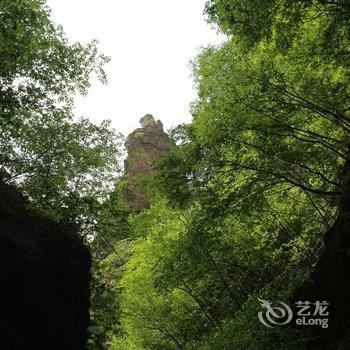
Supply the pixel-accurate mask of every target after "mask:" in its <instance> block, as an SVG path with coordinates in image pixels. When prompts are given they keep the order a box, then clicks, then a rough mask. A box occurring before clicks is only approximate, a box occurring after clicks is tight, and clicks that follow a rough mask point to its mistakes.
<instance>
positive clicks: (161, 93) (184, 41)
mask: <svg viewBox="0 0 350 350" xmlns="http://www.w3.org/2000/svg"><path fill="white" fill-rule="evenodd" d="M47 4H48V5H49V6H50V7H51V8H52V15H53V19H54V20H55V22H57V23H59V24H62V25H63V28H64V30H65V32H66V34H67V36H68V38H69V39H70V40H71V41H72V42H73V41H80V42H82V43H86V42H88V41H90V40H91V39H97V40H99V42H100V48H101V51H102V52H103V53H104V54H106V55H108V56H110V57H111V58H112V61H111V62H110V63H109V64H108V65H107V66H106V70H107V74H108V78H109V82H108V85H105V86H104V85H102V84H100V83H99V82H97V81H94V82H93V86H92V88H91V90H90V92H89V95H88V97H78V98H76V114H77V115H78V116H81V115H83V116H85V117H89V118H90V119H91V120H93V121H96V122H98V121H101V120H102V119H106V118H108V119H111V120H112V121H113V126H114V127H115V128H116V129H117V130H118V131H120V132H122V133H123V134H125V135H126V134H128V133H130V132H131V131H132V130H134V129H135V128H136V127H138V125H139V124H138V121H139V119H140V118H141V117H142V116H143V115H145V114H147V113H151V114H153V115H154V116H155V118H157V119H161V120H162V122H163V123H164V126H165V128H166V129H169V128H170V127H172V126H176V125H178V124H180V123H183V122H188V121H189V120H190V119H191V117H190V114H189V103H190V102H191V101H193V100H194V99H195V98H196V93H195V90H194V89H193V81H192V78H191V77H190V75H191V69H190V67H189V61H190V60H191V59H193V58H194V57H195V56H196V55H197V53H198V52H199V49H200V47H201V46H206V45H207V44H217V43H219V42H220V40H221V39H220V38H219V37H218V36H217V34H216V32H215V30H213V29H211V27H210V25H208V24H207V23H206V22H205V17H204V15H203V9H204V4H205V0H176V1H173V0H99V1H92V0H47Z"/></svg>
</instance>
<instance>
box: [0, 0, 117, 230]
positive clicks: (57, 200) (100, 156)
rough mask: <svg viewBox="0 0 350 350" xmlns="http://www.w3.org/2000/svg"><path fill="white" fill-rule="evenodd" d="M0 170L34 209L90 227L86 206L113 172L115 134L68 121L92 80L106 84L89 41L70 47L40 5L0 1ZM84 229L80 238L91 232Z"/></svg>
mask: <svg viewBox="0 0 350 350" xmlns="http://www.w3.org/2000/svg"><path fill="white" fill-rule="evenodd" d="M0 20H1V25H0V27H1V28H0V57H1V62H2V64H1V68H0V172H1V174H2V178H3V179H4V180H5V181H7V182H10V183H12V184H15V185H17V186H19V187H20V188H21V190H22V191H23V192H24V193H25V194H26V195H27V196H29V197H30V199H31V201H32V203H33V207H35V210H39V211H41V212H43V213H45V214H46V215H48V216H51V217H53V218H55V219H57V220H65V221H69V222H74V223H76V224H78V225H79V226H80V227H81V226H82V225H85V227H88V226H89V227H91V226H92V222H93V216H94V213H93V212H92V211H91V209H92V207H94V206H96V205H97V204H98V203H99V202H101V200H103V199H104V198H106V196H107V193H108V192H109V191H110V188H111V185H112V184H113V183H114V182H115V178H116V174H117V172H118V163H117V157H118V154H119V151H118V149H119V146H120V136H119V135H118V134H117V133H116V132H115V130H114V129H112V128H111V126H110V123H109V122H107V121H105V122H102V123H101V125H99V126H97V125H94V124H92V123H90V122H89V121H88V120H87V119H80V120H76V119H74V118H73V97H74V95H75V94H76V93H83V94H85V93H86V92H87V89H88V88H89V86H90V83H89V80H90V77H91V75H92V74H96V75H97V76H98V77H99V79H100V80H101V81H102V82H105V81H106V76H105V73H104V71H103V66H104V64H105V63H106V62H108V60H109V59H108V58H107V57H105V56H104V55H101V54H99V53H98V49H97V46H96V42H95V41H92V42H91V43H89V44H88V45H85V46H84V45H81V44H79V43H74V44H70V43H69V42H68V40H67V38H66V37H65V35H64V33H63V30H62V28H60V27H58V26H56V25H55V24H54V23H53V22H52V20H51V18H50V10H49V9H48V8H47V6H46V5H45V2H44V1H41V0H14V1H3V0H2V1H0ZM90 231H91V230H85V234H88V233H91V232H90Z"/></svg>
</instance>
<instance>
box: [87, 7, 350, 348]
mask: <svg viewBox="0 0 350 350" xmlns="http://www.w3.org/2000/svg"><path fill="white" fill-rule="evenodd" d="M348 6H349V5H348V2H346V1H337V2H330V1H323V0H322V1H321V0H319V1H318V0H314V1H311V0H310V1H291V0H265V1H260V2H257V1H242V0H211V1H208V3H207V7H206V11H207V14H208V16H209V20H211V21H212V22H213V23H215V24H216V25H218V27H219V28H221V30H223V31H224V32H225V33H226V34H227V35H228V37H227V40H226V42H225V43H223V44H222V45H221V46H219V47H209V48H207V49H204V50H203V51H202V53H201V54H200V55H199V56H198V57H197V59H196V61H195V64H194V69H195V72H194V73H195V78H196V83H197V87H198V95H199V97H198V100H197V101H196V102H195V103H194V104H193V107H192V113H193V122H192V123H191V124H189V125H186V126H180V127H179V128H177V129H176V130H175V131H174V135H173V136H174V140H175V142H177V144H178V146H177V147H176V148H175V149H174V150H173V151H172V152H171V153H170V154H169V155H166V156H163V157H162V158H161V159H159V160H158V162H157V165H156V168H157V171H158V172H157V174H156V179H155V182H154V181H153V177H152V176H147V175H145V176H140V178H137V179H136V178H135V180H137V183H138V185H139V190H140V191H141V192H142V193H144V191H146V192H147V189H148V192H147V197H148V199H149V200H150V208H149V209H148V210H145V211H143V212H141V213H135V212H133V211H130V210H129V209H127V208H126V207H125V205H124V204H123V199H122V196H121V195H120V194H119V195H117V194H116V196H115V197H113V196H112V197H111V201H110V202H106V212H107V213H108V214H107V215H106V217H107V218H108V219H106V220H105V221H103V220H102V221H101V222H105V223H106V225H105V227H106V231H105V232H106V234H107V236H108V237H109V239H112V237H113V233H115V232H118V231H117V230H116V227H119V225H121V224H122V226H123V225H124V226H123V227H126V228H127V230H126V231H124V232H126V234H127V235H128V236H129V238H130V240H128V241H127V243H122V244H121V246H120V245H119V244H118V241H119V240H120V239H121V237H120V236H118V234H116V235H115V236H114V237H116V240H117V243H114V244H113V245H116V246H117V248H116V251H113V252H111V254H110V255H109V256H108V257H106V258H105V259H104V260H103V261H102V262H101V263H99V264H98V267H97V268H96V271H97V274H96V285H97V286H98V285H101V286H102V287H101V291H100V293H97V294H96V293H95V294H94V299H93V300H94V307H93V318H94V320H95V326H98V327H100V329H101V333H100V334H99V335H95V339H94V344H95V345H96V344H99V345H101V346H104V347H108V348H112V349H118V350H120V349H125V350H144V349H162V350H163V349H169V350H172V349H188V350H209V349H213V350H216V349H227V350H231V349H249V350H250V349H251V350H259V349H262V348H268V349H276V350H277V349H278V350H279V349H284V350H291V349H306V348H307V347H308V342H309V339H307V338H306V337H305V335H304V333H303V332H302V330H300V329H297V328H296V327H294V328H293V327H276V328H273V329H267V328H266V327H264V326H263V325H262V324H260V322H259V320H258V317H257V314H258V312H259V311H261V307H260V305H259V301H258V300H259V299H265V300H270V301H275V302H277V301H285V302H287V303H288V302H292V300H293V298H294V295H295V292H296V290H298V289H299V288H301V287H302V286H303V283H305V281H307V279H308V278H309V276H310V273H312V271H313V267H314V264H315V262H317V260H318V258H319V254H320V251H321V249H322V242H323V241H322V236H323V233H324V232H325V231H326V230H328V229H329V228H330V227H331V226H332V224H333V221H334V218H335V216H336V213H337V210H338V209H339V203H340V202H341V200H342V197H343V195H344V192H345V191H348V188H349V185H350V184H349V178H348V175H347V174H346V172H345V170H346V166H347V163H349V161H350V160H349V146H350V145H349V139H350V138H349V136H350V135H349V131H350V129H349V128H350V115H349V111H350V108H349V107H350V106H349V86H350V84H349V83H350V81H349V79H350V78H349V76H350V75H349V62H350V60H349V47H350V45H349V26H348V20H349V13H350V12H349V11H347V10H348V9H349V7H348ZM126 181H128V184H129V185H130V184H132V179H126ZM158 188H159V190H160V191H162V194H160V192H159V190H158ZM116 193H118V192H116ZM112 209H113V210H112ZM124 237H125V236H124ZM122 242H125V241H122ZM119 243H120V242H119ZM124 244H125V246H124ZM113 245H112V248H113ZM122 247H124V248H125V250H123V249H124V248H123V249H122ZM120 249H122V251H120ZM120 261H122V262H120ZM103 286H104V287H103ZM110 307H112V308H113V309H116V310H117V313H118V314H117V315H116V314H113V313H112V311H111V309H110ZM92 330H96V328H94V329H92Z"/></svg>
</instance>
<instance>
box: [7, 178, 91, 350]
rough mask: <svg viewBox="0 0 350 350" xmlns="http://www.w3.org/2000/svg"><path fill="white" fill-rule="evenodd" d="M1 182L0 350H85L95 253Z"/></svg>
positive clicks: (70, 228) (70, 229)
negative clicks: (30, 208) (28, 206)
mask: <svg viewBox="0 0 350 350" xmlns="http://www.w3.org/2000/svg"><path fill="white" fill-rule="evenodd" d="M25 205H26V200H25V199H24V197H22V196H21V194H20V193H19V192H18V191H17V190H15V189H14V188H12V187H10V186H8V185H5V184H3V183H2V182H0V278H1V282H0V310H1V312H0V349H6V350H17V349H21V350H25V349H36V350H40V349H45V350H48V349H50V350H52V349H57V350H58V349H60V350H63V349H67V350H69V349H85V344H86V340H87V328H88V326H89V305H90V301H89V297H90V292H89V290H90V285H89V284H90V267H91V260H90V253H89V251H88V249H87V248H86V247H85V246H84V245H83V243H82V242H81V240H80V238H79V237H78V235H77V234H76V232H75V231H74V229H73V228H72V227H67V226H64V225H61V224H58V223H55V222H53V221H51V220H48V219H45V218H42V217H38V216H34V215H30V214H29V213H28V211H27V210H26V207H25Z"/></svg>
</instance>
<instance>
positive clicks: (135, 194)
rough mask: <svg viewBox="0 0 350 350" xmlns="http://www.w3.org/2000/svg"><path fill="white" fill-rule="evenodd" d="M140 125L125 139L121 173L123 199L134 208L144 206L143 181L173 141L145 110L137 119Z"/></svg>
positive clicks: (145, 183)
mask: <svg viewBox="0 0 350 350" xmlns="http://www.w3.org/2000/svg"><path fill="white" fill-rule="evenodd" d="M140 124H141V128H138V129H136V130H135V131H134V132H132V133H131V134H130V135H129V136H128V138H127V141H126V144H125V146H126V149H127V153H128V156H127V159H126V161H125V175H126V177H127V178H128V180H129V184H128V186H127V187H126V189H125V199H126V201H127V202H128V203H129V204H130V205H131V206H132V207H133V208H135V209H137V210H144V209H147V208H148V199H147V197H148V193H147V192H148V191H147V181H148V180H149V178H150V177H152V175H153V174H154V169H153V166H152V165H153V163H154V161H155V160H156V159H157V158H158V157H159V155H161V154H164V153H167V152H169V151H170V149H171V148H172V146H173V144H172V141H171V140H170V138H169V136H168V135H167V134H166V133H165V132H164V130H163V124H162V123H161V121H160V120H157V121H155V119H154V118H153V116H152V115H150V114H147V115H145V116H144V117H143V118H141V119H140Z"/></svg>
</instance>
